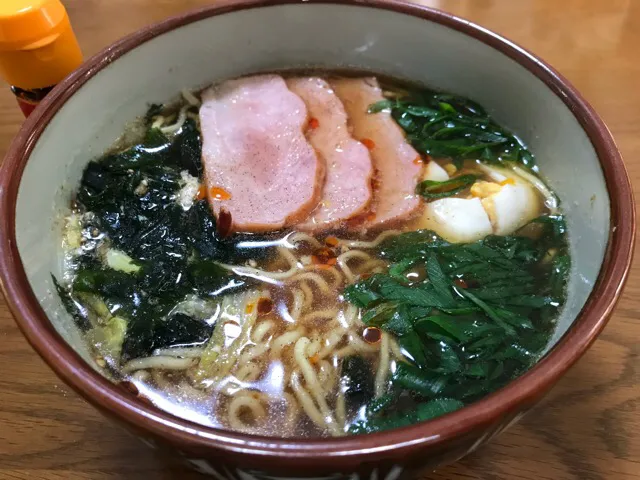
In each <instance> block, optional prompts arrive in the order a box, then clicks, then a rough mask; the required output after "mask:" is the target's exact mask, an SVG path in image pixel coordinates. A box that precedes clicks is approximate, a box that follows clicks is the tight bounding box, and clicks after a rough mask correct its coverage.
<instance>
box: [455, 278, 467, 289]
mask: <svg viewBox="0 0 640 480" xmlns="http://www.w3.org/2000/svg"><path fill="white" fill-rule="evenodd" d="M453 283H455V284H456V285H457V286H458V287H460V288H469V284H468V283H467V282H465V281H464V280H463V279H461V278H456V279H455V280H454V281H453Z"/></svg>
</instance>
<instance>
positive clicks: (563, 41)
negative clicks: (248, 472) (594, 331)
mask: <svg viewBox="0 0 640 480" xmlns="http://www.w3.org/2000/svg"><path fill="white" fill-rule="evenodd" d="M208 3H210V2H208V1H206V0H182V1H180V2H177V1H175V0H66V2H65V4H66V6H67V8H68V11H69V14H70V16H71V20H72V23H73V24H74V27H75V30H76V32H77V35H78V37H79V40H80V43H81V45H82V47H83V50H84V52H85V54H87V55H91V54H93V53H95V52H96V51H98V50H99V49H100V48H102V47H104V46H106V45H107V44H109V43H110V42H112V41H114V40H116V39H117V38H119V37H121V36H123V35H125V34H127V33H130V32H132V31H133V30H135V29H137V28H139V27H141V26H143V25H147V24H149V23H151V22H154V21H157V20H160V19H162V18H165V17H167V16H168V15H172V14H175V13H178V12H180V11H184V10H186V9H189V8H193V7H196V6H200V5H205V4H208ZM423 3H425V4H428V5H430V6H434V7H438V8H441V9H443V10H446V11H449V12H452V13H454V14H457V15H460V16H463V17H466V18H469V19H471V20H472V21H475V22H477V23H480V24H482V25H484V26H486V27H488V28H491V29H493V30H495V31H497V32H499V33H502V34H504V35H506V36H507V37H509V38H511V39H512V40H514V41H516V42H518V43H520V44H521V45H523V46H524V47H526V48H528V49H530V50H532V51H534V52H535V53H537V54H538V55H540V56H541V57H542V58H544V59H546V60H547V61H548V62H550V63H551V64H552V65H554V66H555V67H556V68H557V69H558V70H560V72H562V73H563V74H564V75H565V76H567V77H568V78H569V80H570V81H572V82H573V83H574V84H575V85H576V86H577V87H578V89H579V90H580V91H581V92H582V93H583V94H584V95H585V97H586V98H587V99H588V100H589V101H590V102H591V103H592V104H593V106H594V107H595V108H596V110H597V111H598V112H599V113H600V114H601V115H602V116H603V118H604V120H605V121H606V122H607V123H608V125H609V127H610V129H611V130H612V132H613V134H614V136H615V138H616V140H617V142H618V144H619V146H620V148H621V150H622V153H623V155H624V157H625V159H626V162H627V167H628V169H629V173H630V175H631V178H632V181H633V182H634V183H635V184H636V185H640V159H638V156H640V89H639V88H638V87H639V86H640V0H564V1H563V2H557V1H556V0H518V1H514V0H423ZM21 121H22V116H21V113H20V111H19V109H18V108H17V106H16V105H15V103H14V99H13V97H12V96H11V94H10V92H9V91H8V90H7V89H6V88H5V89H0V156H3V155H4V153H5V152H6V149H7V147H8V144H9V142H10V140H11V138H12V137H13V135H14V134H15V133H16V131H17V130H18V128H19V126H20V123H21ZM562 160H563V161H572V159H570V158H569V159H562ZM636 195H637V196H640V195H639V193H638V191H637V188H636ZM638 262H640V259H638V257H636V261H635V262H634V268H633V270H632V273H631V278H630V281H629V284H628V286H627V289H626V292H625V295H624V297H623V299H622V301H621V302H620V304H619V306H618V308H617V310H616V312H615V314H614V316H613V318H612V320H611V322H610V324H609V326H608V327H607V329H606V330H605V332H604V334H603V335H602V336H601V337H600V339H599V340H598V341H597V342H596V344H595V345H594V346H593V348H592V349H591V350H590V351H589V352H588V353H587V355H586V356H585V357H584V358H583V359H582V360H581V361H580V362H579V363H578V364H577V365H576V366H575V367H574V368H573V369H572V370H571V371H570V373H569V374H568V375H567V376H566V377H565V378H564V379H563V380H562V381H561V382H560V384H559V385H558V387H557V388H556V389H555V390H554V391H553V393H552V394H551V395H550V396H549V397H548V398H547V400H546V401H545V402H544V403H543V404H542V405H540V406H539V407H538V408H537V409H535V410H534V411H533V412H532V413H530V414H529V415H528V416H527V417H525V419H524V420H523V421H521V422H520V423H519V424H518V425H516V426H515V427H513V428H511V429H510V430H509V431H507V432H506V433H504V434H503V435H501V436H500V437H499V438H497V439H496V440H494V441H493V442H492V443H491V444H490V445H488V446H486V447H484V448H482V449H481V450H480V451H478V452H476V453H475V454H473V455H471V456H470V457H468V458H466V459H464V460H462V461H461V462H459V463H458V464H455V465H452V466H449V467H446V468H443V469H441V470H440V471H438V472H436V473H434V474H432V475H429V476H425V477H424V478H425V479H426V478H429V479H433V480H454V479H456V480H463V479H464V480H469V479H484V480H506V479H520V480H534V479H535V480H547V479H549V480H550V479H553V480H610V479H622V480H626V479H629V480H631V479H640V322H638V318H639V317H640V284H638V283H636V281H638V280H639V279H640V277H639V275H640V266H639V265H638ZM0 365H1V368H0V479H27V478H29V479H72V480H80V479H87V480H103V479H138V478H140V479H147V478H159V479H165V478H166V479H169V478H181V479H187V480H189V479H196V478H200V476H199V475H196V474H194V473H190V472H188V471H186V470H183V469H182V467H180V466H179V465H175V464H172V463H168V462H167V460H166V459H164V458H158V457H157V456H156V455H155V454H154V452H152V451H151V450H149V449H148V448H147V447H146V446H144V445H142V444H141V443H139V442H138V441H137V440H136V439H134V438H132V437H130V436H128V434H126V433H125V432H124V431H122V430H120V429H119V428H118V427H115V426H113V425H112V424H111V423H109V422H107V421H106V420H105V419H103V418H102V417H101V416H100V415H99V414H98V413H96V412H95V411H94V410H93V408H91V407H90V406H88V405H87V404H86V403H84V402H83V401H82V400H80V399H79V398H78V397H77V396H76V395H75V394H73V393H71V392H70V391H69V389H67V388H66V387H65V386H64V385H62V384H61V383H60V382H59V381H58V379H57V378H56V377H55V376H54V375H53V374H52V373H51V372H50V371H49V370H48V368H47V367H46V366H45V365H44V364H43V362H42V361H41V360H40V359H39V357H38V356H37V355H36V354H35V353H34V352H33V351H32V350H31V349H30V347H29V346H28V345H27V343H26V342H25V340H24V339H23V338H22V336H21V334H20V332H19V331H18V330H17V328H16V327H15V325H14V322H13V319H12V318H11V314H10V313H9V312H8V310H7V307H6V304H5V303H4V301H3V300H2V299H0Z"/></svg>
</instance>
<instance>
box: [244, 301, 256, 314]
mask: <svg viewBox="0 0 640 480" xmlns="http://www.w3.org/2000/svg"><path fill="white" fill-rule="evenodd" d="M253 307H255V305H254V304H253V303H249V304H247V306H246V307H245V309H244V311H245V313H246V314H247V315H251V314H252V313H253Z"/></svg>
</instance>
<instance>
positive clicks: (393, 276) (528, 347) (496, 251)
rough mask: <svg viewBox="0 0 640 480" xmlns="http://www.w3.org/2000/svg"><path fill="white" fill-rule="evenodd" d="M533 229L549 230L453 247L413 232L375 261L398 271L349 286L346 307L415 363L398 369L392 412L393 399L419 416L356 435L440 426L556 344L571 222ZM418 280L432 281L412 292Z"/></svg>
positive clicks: (380, 418) (395, 418)
mask: <svg viewBox="0 0 640 480" xmlns="http://www.w3.org/2000/svg"><path fill="white" fill-rule="evenodd" d="M535 222H536V223H540V224H541V225H544V229H543V232H542V234H541V235H540V236H539V237H538V238H535V239H532V238H527V237H520V236H506V237H496V236H489V237H486V238H485V239H483V240H480V241H478V242H474V243H470V244H450V243H448V242H445V241H444V240H442V239H441V238H439V237H438V236H437V235H436V234H435V233H433V232H431V231H415V232H408V233H404V234H401V235H397V236H394V237H390V238H388V239H386V240H385V241H383V242H382V243H380V245H379V246H378V247H377V248H378V254H379V255H381V256H383V257H385V258H388V259H390V260H392V261H394V262H395V263H393V264H392V265H391V266H390V267H389V271H388V272H387V273H379V274H376V275H374V276H372V277H370V278H368V279H367V280H365V281H362V282H359V283H356V284H354V285H350V286H348V287H347V288H346V289H345V298H346V299H347V300H348V301H350V302H352V303H354V304H355V305H358V306H359V307H361V308H363V309H364V311H363V315H362V321H363V322H364V323H365V324H366V325H369V326H377V327H379V328H382V329H383V330H385V331H387V332H389V333H390V334H392V335H393V336H394V337H395V340H396V341H397V343H398V346H399V347H400V350H401V351H402V352H403V353H404V356H405V359H406V360H407V361H408V363H404V362H401V363H398V364H397V366H396V369H395V372H394V373H393V375H392V381H391V385H390V388H389V391H388V392H387V394H386V396H384V397H383V398H384V399H385V402H387V401H389V400H388V399H387V397H388V396H391V397H393V398H395V403H394V404H401V403H402V399H403V398H404V399H405V400H407V399H412V401H410V402H409V403H410V404H415V402H418V405H419V407H418V410H419V411H420V412H421V413H420V414H418V413H416V412H412V413H409V412H404V413H403V414H396V413H391V412H389V411H387V410H385V409H383V411H382V413H380V412H378V413H376V414H374V413H372V412H368V413H367V415H365V416H364V418H361V419H360V420H359V421H358V422H356V423H355V424H354V425H352V428H351V431H353V432H356V433H357V432H369V431H378V430H380V429H385V428H392V427H397V426H402V425H407V424H409V423H411V422H410V421H409V420H407V418H409V419H412V421H418V418H425V419H426V418H433V417H432V415H434V416H437V415H439V414H441V412H442V413H446V412H448V411H451V410H455V409H457V408H460V406H462V404H463V403H467V402H471V401H473V400H475V399H477V398H480V397H482V396H483V395H486V394H487V393H489V392H491V391H493V390H495V389H497V388H500V387H501V386H502V385H504V384H506V383H507V382H508V381H509V380H510V379H511V378H513V377H514V376H517V375H519V374H520V373H522V372H523V371H525V370H526V369H527V368H528V367H529V366H531V364H532V363H533V362H534V361H535V360H536V359H537V358H538V356H539V355H540V353H541V352H542V351H543V349H544V348H545V346H546V343H547V341H548V339H549V337H550V333H551V331H552V328H553V324H552V321H551V319H552V318H554V317H555V316H557V313H558V308H559V306H560V305H562V303H563V301H564V295H565V286H566V279H567V274H568V271H569V268H570V261H569V256H568V254H567V245H566V235H565V232H566V228H565V227H564V220H563V219H562V218H561V217H557V218H556V217H541V218H538V219H536V220H535ZM549 252H552V254H553V255H551V254H550V253H549ZM549 258H551V260H549ZM411 271H420V272H426V277H427V278H426V279H424V280H421V281H418V282H410V280H409V279H410V278H412V277H411V275H408V272H411ZM419 277H420V278H422V277H421V276H419ZM407 395H409V397H407ZM368 408H369V407H368Z"/></svg>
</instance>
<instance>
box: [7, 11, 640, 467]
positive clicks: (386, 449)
mask: <svg viewBox="0 0 640 480" xmlns="http://www.w3.org/2000/svg"><path fill="white" fill-rule="evenodd" d="M303 1H304V0H303ZM297 3H301V2H300V1H299V0H240V1H224V2H222V3H219V4H217V5H215V6H209V7H204V8H201V9H199V10H194V11H191V12H187V13H184V14H181V15H177V16H174V17H171V18H169V19H167V20H164V21H162V22H159V23H156V24H153V25H151V26H147V27H144V28H142V29H141V30H139V31H137V32H135V33H133V34H131V35H129V36H127V37H125V38H123V39H121V40H119V41H117V42H116V43H114V44H113V45H111V46H109V47H107V48H105V49H104V50H102V51H101V52H99V53H98V54H96V55H95V56H93V57H92V58H91V59H89V60H88V61H87V62H85V63H84V64H83V65H82V66H81V67H80V68H79V69H78V70H76V71H75V72H74V73H72V74H71V75H70V76H69V77H67V78H66V79H65V80H64V81H63V82H62V83H60V84H59V85H58V86H57V87H56V88H55V89H54V90H53V91H52V92H51V93H50V94H49V95H48V96H47V97H46V99H45V100H44V101H43V102H42V103H41V104H40V105H39V106H38V108H37V109H36V111H35V113H34V114H32V115H31V116H30V118H29V119H27V121H26V122H25V124H24V125H23V126H22V128H21V130H20V132H19V133H18V135H17V136H16V137H15V139H14V140H13V142H12V144H11V146H10V148H9V151H8V153H7V155H6V157H5V160H4V162H3V164H2V166H1V168H0V280H1V283H2V288H3V292H4V295H5V298H6V299H7V303H8V305H9V307H10V309H11V311H12V313H13V315H14V317H15V319H16V322H17V324H18V326H19V327H20V329H21V330H22V332H23V334H24V335H25V337H26V338H27V340H28V341H29V343H30V344H31V345H32V346H33V348H34V349H35V350H36V351H37V352H38V354H39V355H40V356H41V357H42V358H43V359H44V360H45V362H46V363H47V364H49V366H50V367H51V368H52V369H53V370H54V372H55V373H56V374H57V375H58V376H59V377H60V378H61V379H62V380H63V381H65V382H66V383H67V384H69V385H70V386H71V387H72V388H74V389H75V390H76V391H77V392H78V393H79V394H80V395H81V396H82V397H84V398H85V399H86V400H88V401H89V403H91V404H93V405H94V406H96V407H97V408H99V409H100V410H101V411H104V412H107V413H109V412H111V413H112V414H115V415H116V416H117V417H118V418H119V419H120V420H122V421H124V422H125V423H126V424H128V425H129V426H131V427H134V428H136V429H138V430H139V431H145V432H148V433H150V434H152V435H155V436H157V437H160V438H163V439H165V440H167V441H169V442H170V443H172V444H174V445H175V444H179V445H182V446H184V447H186V448H192V449H196V450H197V451H209V452H212V453H213V452H214V451H217V452H218V453H219V454H220V453H223V452H237V453H244V454H252V455H258V456H266V457H276V456H277V457H279V459H280V466H281V467H286V466H287V465H288V466H294V465H295V466H305V465H314V464H315V465H318V462H319V461H321V460H322V459H324V458H329V457H331V458H332V459H333V463H332V465H333V466H336V467H338V466H339V465H346V464H353V463H354V462H355V461H357V462H358V463H360V462H361V461H363V460H365V459H369V460H372V456H373V457H380V456H384V457H387V458H389V456H392V457H396V458H398V457H400V456H404V455H406V454H409V453H415V451H416V450H417V449H418V448H424V447H425V446H433V445H436V444H442V443H444V442H446V441H449V440H451V439H453V438H455V437H458V436H462V435H464V434H467V433H469V432H471V431H475V430H477V429H479V428H482V427H484V426H487V425H489V424H491V423H493V422H495V421H496V420H498V419H500V418H502V417H508V416H509V415H510V414H512V413H514V412H517V411H518V408H519V406H521V405H524V404H527V403H532V402H533V401H534V400H535V399H537V398H538V397H539V396H540V394H542V393H544V392H545V391H547V390H548V389H549V388H550V387H551V386H552V385H553V384H554V383H555V382H556V381H557V380H558V379H559V378H560V376H561V375H562V374H563V373H564V372H565V371H566V370H567V369H568V368H569V367H570V366H571V365H572V364H573V363H575V362H576V361H577V360H578V358H580V356H581V355H582V354H584V352H585V351H586V350H587V348H588V347H589V346H590V345H591V343H592V342H593V341H594V340H595V339H596V337H597V336H598V334H599V333H600V332H601V330H602V329H603V328H604V326H605V324H606V323H607V320H608V318H609V316H610V314H611V311H612V309H613V308H614V306H615V304H616V302H617V300H618V298H619V296H620V293H621V291H622V288H623V285H624V283H625V281H626V278H627V275H628V272H629V268H630V265H631V261H632V255H633V245H634V237H635V209H634V201H633V194H632V189H631V184H630V181H629V178H628V176H627V172H626V169H625V166H624V164H623V161H622V158H621V155H620V153H619V151H618V149H617V148H616V145H615V143H614V140H613V138H612V136H611V134H610V132H609V130H608V129H607V127H606V125H605V124H604V122H603V121H602V120H601V119H600V118H599V117H598V115H597V114H596V113H595V111H594V110H593V108H592V107H591V106H590V105H589V104H588V103H587V102H586V101H585V100H584V99H583V98H582V96H581V95H580V94H579V93H578V92H577V91H576V89H575V88H574V87H573V86H572V85H571V84H570V83H569V82H568V81H567V80H566V79H565V78H564V77H563V76H562V75H560V74H559V73H558V72H557V71H555V70H554V69H553V68H552V67H550V66H549V65H547V64H546V63H544V62H543V61H542V60H540V59H539V58H537V57H536V56H534V55H533V54H531V53H529V52H528V51H526V50H525V49H523V48H521V47H520V46H518V45H516V44H515V43H513V42H511V41H509V40H507V39H505V38H504V37H502V36H500V35H498V34H496V33H493V32H491V31H489V30H487V29H485V28H483V27H480V26H478V25H475V24H473V23H471V22H469V21H467V20H464V19H461V18H459V17H456V16H454V15H451V14H448V13H445V12H442V11H439V10H436V9H433V8H429V7H425V6H420V5H415V4H410V3H405V2H403V1H396V0H368V1H362V0H306V1H304V3H313V4H341V5H352V6H357V7H364V8H375V9H383V10H389V11H393V12H398V13H403V14H407V15H411V16H414V17H418V18H422V19H424V20H427V21H431V22H434V23H438V24H440V25H443V26H445V27H448V28H450V29H453V30H456V31H458V32H460V33H462V34H464V35H467V36H471V37H473V38H475V39H477V40H479V41H481V42H483V43H485V44H487V45H489V46H491V47H493V48H494V49H496V50H498V51H500V52H501V53H503V54H504V55H507V56H508V57H510V58H512V59H513V60H515V61H516V62H518V63H519V64H520V65H522V66H524V67H525V68H527V69H528V70H529V71H530V72H531V73H532V74H534V75H535V76H536V77H538V78H539V79H540V80H542V81H543V82H544V83H545V84H546V85H547V87H549V88H550V89H551V90H552V91H553V92H554V93H555V94H556V95H557V96H558V97H559V98H560V99H561V100H562V101H563V102H564V103H565V104H566V105H567V107H568V108H569V109H570V110H571V112H572V113H573V114H574V116H575V117H576V119H577V120H578V121H579V123H580V124H581V126H582V128H583V129H584V130H585V132H586V133H587V135H588V136H589V139H590V141H591V142H592V144H593V146H594V148H595V150H596V153H597V155H598V158H599V160H600V164H601V167H602V169H603V171H604V175H605V180H606V184H607V189H608V191H609V195H610V197H611V198H610V204H611V228H610V235H609V241H608V246H607V250H606V252H605V257H604V260H603V264H602V267H601V270H600V274H599V277H598V280H597V282H596V284H595V286H594V289H593V291H592V294H591V295H590V296H589V299H588V301H587V303H586V304H585V306H584V308H583V309H582V311H581V312H580V314H579V315H578V317H577V319H576V321H575V322H574V324H573V326H572V327H571V328H570V329H569V331H568V332H567V333H566V334H565V335H564V337H563V338H562V339H561V340H560V341H559V342H558V343H557V344H556V346H555V347H554V348H553V349H552V350H551V351H550V352H549V353H548V354H547V355H546V356H545V357H544V358H543V359H541V360H540V362H538V363H537V364H536V365H535V366H534V367H532V368H531V369H530V370H529V371H528V372H527V373H525V374H524V375H522V376H521V377H519V378H517V379H516V380H514V381H512V382H511V383H509V384H508V385H507V386H506V387H504V388H502V389H500V390H498V391H496V392H494V393H492V394H490V395H489V396H487V397H485V398H484V399H482V400H479V401H477V402H475V403H473V404H471V405H469V406H467V407H465V408H463V409H461V410H458V411H456V412H454V413H451V414H449V415H445V416H443V417H439V418H437V419H434V420H431V421H428V422H423V423H419V424H416V425H411V426H408V427H404V428H399V429H395V430H390V431H386V432H381V433H376V434H369V435H364V436H347V437H342V438H338V439H317V440H316V439H312V440H300V439H284V438H273V437H259V436H252V435H246V434H241V433H235V432H232V431H227V430H222V429H216V428H211V427H205V426H202V425H199V424H196V423H193V422H190V421H187V420H183V419H180V418H178V417H175V416H173V415H170V414H168V413H165V412H163V411H160V410H158V409H156V408H154V407H152V406H149V405H147V404H145V403H143V402H140V401H138V400H136V399H135V398H134V397H132V396H130V395H129V394H127V393H126V392H125V391H124V390H122V389H120V388H119V387H117V386H116V385H114V384H112V383H110V382H109V381H108V380H106V379H105V378H103V377H102V376H100V375H99V374H98V373H97V372H95V371H94V370H93V369H92V368H91V367H90V366H89V365H87V364H86V363H85V362H84V361H83V360H82V359H81V358H80V356H79V355H78V354H77V353H76V352H75V351H74V350H73V349H72V348H71V347H70V346H68V345H67V344H66V342H65V341H64V340H63V339H62V337H60V335H58V333H57V332H56V331H55V330H54V328H53V327H52V325H51V323H50V322H49V320H48V318H47V316H46V314H45V313H44V311H43V310H42V308H41V307H40V305H39V303H38V301H37V299H36V297H35V295H34V293H33V291H32V290H31V288H30V286H29V283H28V280H27V277H26V274H25V271H24V269H23V266H22V262H21V260H20V256H19V253H18V248H17V243H16V232H15V206H16V201H17V193H18V188H19V184H20V180H21V178H22V173H23V170H24V167H25V165H26V163H27V161H28V159H29V156H30V154H31V152H32V151H33V148H34V146H35V144H36V143H37V141H38V139H39V137H40V135H41V134H42V132H43V131H44V129H45V128H46V126H47V125H48V123H49V122H50V120H51V119H52V118H53V117H54V115H55V114H56V112H57V111H58V110H59V109H60V108H61V107H62V105H63V104H64V103H65V102H66V101H67V100H68V99H69V98H70V97H71V96H72V95H73V94H74V93H75V92H76V91H77V90H79V89H80V88H81V87H82V86H83V85H84V84H85V83H86V82H87V81H88V80H89V79H90V78H92V77H93V76H94V75H95V74H96V73H98V72H99V71H100V70H102V69H103V68H105V67H107V66H108V65H110V64H111V63H112V62H113V61H115V60H116V59H118V58H119V57H120V56H122V55H124V54H125V53H127V52H128V51H129V50H131V49H133V48H136V47H137V46H139V45H141V44H143V43H144V42H146V41H148V40H150V39H152V38H154V37H156V36H158V35H161V34H164V33H166V32H168V31H171V30H173V29H176V28H179V27H181V26H184V25H187V24H189V23H192V22H195V21H198V20H201V19H205V18H208V17H212V16H217V15H222V14H225V13H229V12H234V11H239V10H245V9H254V8H262V7H272V6H278V5H288V4H297ZM354 457H355V458H354Z"/></svg>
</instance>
